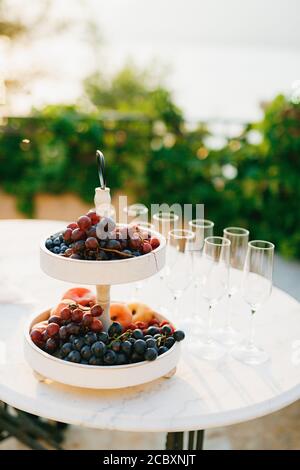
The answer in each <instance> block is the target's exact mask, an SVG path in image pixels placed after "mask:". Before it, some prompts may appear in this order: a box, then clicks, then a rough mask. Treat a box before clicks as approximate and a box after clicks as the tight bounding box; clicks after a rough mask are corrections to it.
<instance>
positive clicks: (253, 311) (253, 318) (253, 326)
mask: <svg viewBox="0 0 300 470" xmlns="http://www.w3.org/2000/svg"><path fill="white" fill-rule="evenodd" d="M255 312H256V310H254V309H251V325H250V337H249V342H248V344H249V347H250V348H252V347H254V344H255V343H254V338H255Z"/></svg>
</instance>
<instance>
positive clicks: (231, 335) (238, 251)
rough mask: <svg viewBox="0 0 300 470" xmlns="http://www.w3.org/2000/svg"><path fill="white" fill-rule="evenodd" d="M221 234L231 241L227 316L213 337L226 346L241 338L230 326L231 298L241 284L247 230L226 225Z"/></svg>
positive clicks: (247, 239)
mask: <svg viewBox="0 0 300 470" xmlns="http://www.w3.org/2000/svg"><path fill="white" fill-rule="evenodd" d="M223 236H224V238H227V239H228V240H230V242H231V245H230V269H229V289H228V294H227V295H228V302H227V318H226V324H225V327H224V328H219V329H218V330H217V331H216V332H215V333H214V338H216V339H217V340H218V341H220V342H221V343H223V344H225V345H226V346H231V345H234V344H236V343H237V342H239V341H240V340H241V334H240V333H239V331H237V330H236V329H235V328H233V326H232V298H233V296H234V295H235V294H236V293H237V292H238V291H239V289H240V286H241V277H242V276H241V274H242V271H243V269H244V264H245V258H246V253H247V247H248V241H249V231H248V230H247V229H245V228H241V227H227V228H224V230H223Z"/></svg>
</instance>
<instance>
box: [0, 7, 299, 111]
mask: <svg viewBox="0 0 300 470" xmlns="http://www.w3.org/2000/svg"><path fill="white" fill-rule="evenodd" d="M11 1H12V2H15V3H16V4H18V2H19V3H20V0H11ZM30 3H31V4H32V7H33V8H34V5H36V2H35V1H34V0H27V2H26V4H27V6H28V5H30ZM51 5H52V7H51V20H52V22H54V23H55V22H56V21H57V22H59V21H61V20H62V19H64V18H65V19H66V20H68V19H69V18H73V21H75V22H76V27H75V29H74V30H72V32H71V33H70V32H69V33H66V34H64V35H62V36H61V35H58V36H57V37H54V38H52V39H51V40H49V38H47V37H45V38H42V39H40V40H39V41H35V42H34V43H31V44H28V47H27V49H26V53H23V54H20V53H16V54H15V55H14V56H11V57H10V60H8V61H7V60H6V61H5V60H3V57H5V54H2V57H1V48H0V68H2V69H3V70H4V72H5V69H6V68H7V69H9V70H14V71H18V70H20V71H21V70H22V68H24V66H25V67H26V64H28V67H35V66H37V67H40V68H44V69H48V70H49V71H50V75H51V77H50V78H49V79H48V80H41V81H40V82H39V83H37V84H35V85H34V86H33V85H32V87H30V89H29V90H28V94H27V97H24V99H23V100H21V103H20V106H19V108H20V109H19V110H18V111H19V112H20V113H22V112H24V111H26V110H27V109H28V107H29V106H30V105H31V104H32V103H33V104H34V105H36V106H40V105H43V104H44V103H46V102H59V101H62V100H63V101H65V102H73V101H75V100H76V99H77V97H78V96H80V94H81V80H82V79H83V78H84V77H85V76H87V75H89V74H90V73H91V72H92V71H93V70H94V69H95V67H96V66H97V67H99V68H100V69H103V70H105V71H106V72H107V73H113V72H114V71H115V70H117V69H118V68H120V67H121V66H122V65H123V64H124V63H126V62H127V61H128V60H131V61H133V62H135V63H136V64H137V65H139V66H140V67H153V68H154V69H155V70H158V71H159V73H161V74H162V76H163V77H164V83H165V84H166V85H167V86H168V87H169V88H170V89H171V90H172V91H173V94H174V98H175V100H176V101H177V103H178V104H179V105H180V106H181V107H182V109H183V110H184V113H185V115H186V117H187V118H188V119H190V120H197V119H221V120H222V119H224V120H227V119H229V120H231V119H233V120H235V119H236V120H252V119H258V118H259V116H260V114H261V111H260V106H259V104H260V102H262V101H265V100H268V99H271V98H272V97H273V96H274V95H276V94H277V93H278V92H286V93H288V92H289V90H290V88H291V85H292V83H293V82H294V81H295V80H299V79H300V28H299V26H298V24H299V18H300V2H299V0H263V1H262V0H242V1H241V0H226V1H224V0H209V1H207V0H206V1H204V0H185V1H182V0H152V1H151V2H148V1H146V0H110V1H109V2H108V1H107V0H78V1H76V2H74V0H64V2H61V1H59V0H51ZM22 14H26V15H30V9H27V10H26V12H24V10H23V11H22ZM88 18H92V19H93V21H94V23H95V32H96V35H97V37H99V40H98V41H97V42H96V41H94V44H93V48H92V49H91V47H90V44H89V43H88V42H87V36H86V33H84V32H83V24H84V22H85V19H88Z"/></svg>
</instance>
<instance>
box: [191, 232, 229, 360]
mask: <svg viewBox="0 0 300 470" xmlns="http://www.w3.org/2000/svg"><path fill="white" fill-rule="evenodd" d="M229 263H230V240H228V239H227V238H224V237H208V238H206V239H205V241H204V248H203V254H202V259H201V273H200V279H199V290H200V292H201V294H202V296H203V298H204V299H205V300H206V301H207V303H208V329H207V335H205V336H204V337H203V339H199V341H198V342H196V343H195V342H194V343H193V345H192V349H193V350H194V351H195V352H196V353H197V355H198V356H199V357H202V358H203V359H208V360H218V359H220V358H221V357H222V356H224V354H225V353H226V349H225V348H224V346H222V345H221V344H220V343H218V342H216V341H215V340H214V339H213V337H212V310H213V308H214V307H215V306H216V305H217V304H218V302H219V301H220V300H221V299H222V297H223V296H224V295H225V294H226V293H227V291H228V284H229Z"/></svg>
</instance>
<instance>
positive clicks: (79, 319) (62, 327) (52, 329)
mask: <svg viewBox="0 0 300 470" xmlns="http://www.w3.org/2000/svg"><path fill="white" fill-rule="evenodd" d="M102 313H103V308H102V307H101V306H100V305H98V304H95V305H92V306H91V307H83V306H82V305H79V304H76V303H75V302H74V303H72V304H69V305H66V306H65V307H64V308H63V309H62V310H61V312H60V314H59V315H52V316H50V317H49V319H48V321H45V322H41V323H38V324H36V325H34V326H33V327H32V330H31V332H30V337H31V339H32V341H33V342H34V344H36V345H37V346H38V347H39V348H41V349H43V350H44V351H46V352H48V353H49V354H53V353H55V352H56V351H57V350H58V348H59V347H60V345H61V343H62V342H65V341H66V340H67V339H68V338H69V337H70V336H71V335H79V334H83V335H84V334H86V333H88V332H93V333H100V332H101V331H102V330H103V325H102V322H101V320H99V317H100V316H101V315H102Z"/></svg>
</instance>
